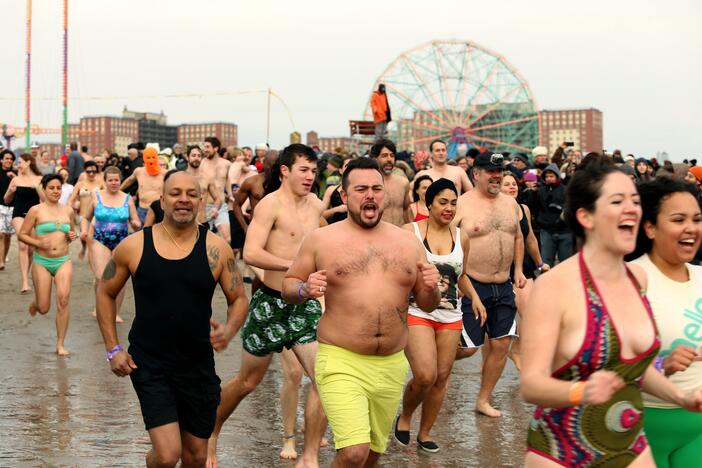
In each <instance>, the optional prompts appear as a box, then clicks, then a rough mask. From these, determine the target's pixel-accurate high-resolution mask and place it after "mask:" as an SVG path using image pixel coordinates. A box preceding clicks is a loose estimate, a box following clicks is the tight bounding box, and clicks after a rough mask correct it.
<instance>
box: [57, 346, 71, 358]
mask: <svg viewBox="0 0 702 468" xmlns="http://www.w3.org/2000/svg"><path fill="white" fill-rule="evenodd" d="M56 354H58V355H59V356H68V355H69V354H71V353H69V352H68V350H67V349H66V348H64V347H63V346H59V345H56Z"/></svg>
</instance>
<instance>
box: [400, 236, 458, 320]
mask: <svg viewBox="0 0 702 468" xmlns="http://www.w3.org/2000/svg"><path fill="white" fill-rule="evenodd" d="M412 226H413V227H414V233H415V235H416V236H417V238H418V239H419V242H421V243H422V245H423V246H424V238H423V237H422V234H421V233H420V232H419V225H418V224H417V223H412ZM454 244H455V245H454V247H453V250H452V251H451V253H449V254H447V255H436V254H433V253H431V252H430V251H429V250H428V249H427V248H426V246H424V251H425V252H426V254H427V260H429V262H430V263H433V264H434V265H435V266H436V268H437V269H438V270H439V290H440V291H441V301H440V302H439V307H437V308H436V309H435V310H434V311H433V312H432V313H430V314H428V313H426V312H424V311H423V310H421V309H420V308H419V307H417V304H416V303H415V302H414V297H411V296H410V306H409V313H410V314H412V315H414V316H415V317H420V318H423V319H428V320H433V321H435V322H440V323H452V322H456V321H458V320H461V318H462V316H463V314H462V313H461V308H460V303H459V301H458V278H460V276H461V273H463V247H462V246H461V228H459V227H456V237H455V238H454Z"/></svg>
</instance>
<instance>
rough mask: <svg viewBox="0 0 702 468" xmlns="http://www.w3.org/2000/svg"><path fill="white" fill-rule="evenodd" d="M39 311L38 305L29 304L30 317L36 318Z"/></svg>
mask: <svg viewBox="0 0 702 468" xmlns="http://www.w3.org/2000/svg"><path fill="white" fill-rule="evenodd" d="M38 310H39V308H38V307H37V305H36V304H35V303H34V301H32V303H31V304H29V315H31V316H32V317H34V316H35V315H37V311H38Z"/></svg>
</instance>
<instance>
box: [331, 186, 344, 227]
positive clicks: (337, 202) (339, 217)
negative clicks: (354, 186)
mask: <svg viewBox="0 0 702 468" xmlns="http://www.w3.org/2000/svg"><path fill="white" fill-rule="evenodd" d="M339 187H340V186H339ZM339 187H336V188H335V189H334V191H333V192H332V195H331V199H330V200H329V206H330V207H331V208H336V207H337V206H341V205H343V204H344V202H343V201H342V200H341V195H340V194H339ZM347 216H348V214H347V213H334V214H333V215H332V216H331V218H329V224H334V223H338V222H339V221H343V220H345V219H346V217H347Z"/></svg>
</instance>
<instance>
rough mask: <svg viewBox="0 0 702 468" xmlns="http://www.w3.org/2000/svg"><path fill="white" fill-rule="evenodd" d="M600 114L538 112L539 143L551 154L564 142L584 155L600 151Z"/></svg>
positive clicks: (590, 111) (587, 110)
mask: <svg viewBox="0 0 702 468" xmlns="http://www.w3.org/2000/svg"><path fill="white" fill-rule="evenodd" d="M602 134H603V132H602V112H601V111H600V110H598V109H594V108H588V109H558V110H542V111H540V112H539V141H540V143H541V144H542V145H543V146H545V147H546V148H548V151H549V153H553V152H554V151H555V150H556V148H558V146H559V145H561V144H562V143H563V142H565V141H572V142H573V147H574V148H576V149H579V150H580V151H582V152H583V154H584V153H587V152H590V151H602V149H603V136H602Z"/></svg>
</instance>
